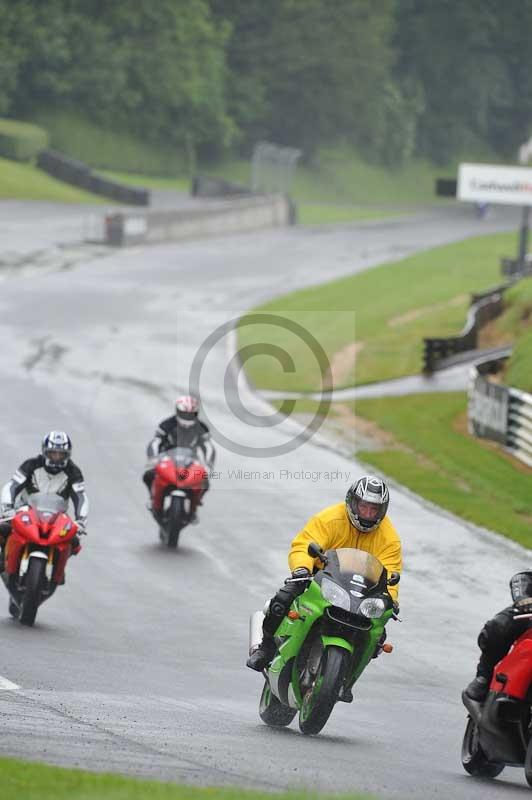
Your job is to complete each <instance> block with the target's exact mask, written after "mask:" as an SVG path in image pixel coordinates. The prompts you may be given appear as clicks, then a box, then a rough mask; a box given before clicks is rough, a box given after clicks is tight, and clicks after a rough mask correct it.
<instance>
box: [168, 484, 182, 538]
mask: <svg viewBox="0 0 532 800" xmlns="http://www.w3.org/2000/svg"><path fill="white" fill-rule="evenodd" d="M183 518H184V508H183V498H182V497H172V502H171V503H170V508H169V509H168V514H167V516H166V526H167V527H166V533H167V540H166V544H167V546H168V547H169V548H170V550H175V548H176V547H177V543H178V541H179V534H180V533H181V528H182V527H183Z"/></svg>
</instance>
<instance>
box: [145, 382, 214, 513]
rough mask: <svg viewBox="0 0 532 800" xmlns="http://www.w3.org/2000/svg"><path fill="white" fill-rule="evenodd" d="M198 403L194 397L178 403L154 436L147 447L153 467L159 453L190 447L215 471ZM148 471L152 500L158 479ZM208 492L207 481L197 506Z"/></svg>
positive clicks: (210, 446)
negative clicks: (153, 485) (152, 490)
mask: <svg viewBox="0 0 532 800" xmlns="http://www.w3.org/2000/svg"><path fill="white" fill-rule="evenodd" d="M198 413H199V402H198V400H197V399H196V398H195V397H192V396H190V395H185V396H183V397H178V398H177V400H176V413H175V414H173V415H172V416H171V417H167V418H166V419H164V420H163V421H162V422H161V423H160V424H159V427H158V428H157V430H156V431H155V436H154V437H153V439H152V440H151V441H150V443H149V444H148V448H147V456H148V459H149V460H150V462H151V463H153V462H154V461H155V460H156V459H157V456H158V455H159V453H163V452H165V451H166V450H171V449H172V448H174V447H189V448H190V449H191V450H193V451H194V452H195V453H196V454H197V456H198V458H199V459H200V460H201V461H202V462H203V463H204V464H206V465H207V467H208V468H209V469H212V467H213V465H214V459H215V456H216V451H215V449H214V445H213V443H212V440H211V435H210V433H209V428H208V427H207V425H205V423H204V422H202V421H201V420H200V419H198ZM151 463H150V466H149V467H148V469H147V470H146V471H145V472H144V475H143V477H142V479H143V481H144V483H145V484H146V486H147V487H148V491H149V492H150V496H151V485H152V483H153V479H154V477H155V468H154V467H153V466H151ZM208 489H209V481H208V479H207V480H205V481H204V484H203V488H202V493H201V496H200V497H199V498H198V502H197V505H201V503H202V497H203V495H204V494H205V492H207V491H208ZM192 521H193V522H195V521H196V508H195V507H194V508H192Z"/></svg>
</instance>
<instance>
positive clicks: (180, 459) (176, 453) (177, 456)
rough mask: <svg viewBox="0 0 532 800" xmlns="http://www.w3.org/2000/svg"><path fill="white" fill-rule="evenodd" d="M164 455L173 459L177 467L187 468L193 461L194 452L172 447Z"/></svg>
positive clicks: (184, 448)
mask: <svg viewBox="0 0 532 800" xmlns="http://www.w3.org/2000/svg"><path fill="white" fill-rule="evenodd" d="M164 455H165V456H166V457H169V458H171V459H173V461H174V462H175V463H176V464H177V465H178V466H183V467H188V465H189V464H192V463H193V461H194V460H195V455H194V451H193V450H192V449H191V448H190V447H173V448H172V449H171V450H167V451H166V452H165V453H164Z"/></svg>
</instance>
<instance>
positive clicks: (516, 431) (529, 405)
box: [506, 388, 532, 467]
mask: <svg viewBox="0 0 532 800" xmlns="http://www.w3.org/2000/svg"><path fill="white" fill-rule="evenodd" d="M508 394H509V398H510V400H509V404H508V431H507V441H506V446H507V447H508V449H509V450H510V451H511V452H512V454H513V455H514V456H515V457H516V458H518V459H519V460H520V461H524V463H525V464H527V465H528V466H529V467H532V394H528V392H521V391H520V390H519V389H512V388H510V389H509V390H508Z"/></svg>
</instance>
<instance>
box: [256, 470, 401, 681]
mask: <svg viewBox="0 0 532 800" xmlns="http://www.w3.org/2000/svg"><path fill="white" fill-rule="evenodd" d="M389 502H390V494H389V491H388V487H387V486H386V484H385V483H384V481H382V480H381V479H380V478H376V477H374V476H371V475H365V476H363V477H362V478H359V479H358V481H356V483H354V484H353V485H352V486H350V487H349V489H348V491H347V494H346V497H345V502H344V503H337V504H335V505H333V506H329V507H328V508H325V509H323V511H320V512H319V513H318V514H315V515H314V516H313V517H311V518H310V519H309V521H308V522H307V524H306V525H305V527H304V528H303V530H301V531H300V532H299V533H298V534H297V536H296V537H295V538H294V540H293V542H292V548H291V550H290V554H289V556H288V565H289V567H290V570H291V571H292V576H291V578H289V579H288V581H290V582H285V584H284V586H282V587H281V588H280V589H279V591H278V592H277V594H276V595H275V596H274V597H272V599H271V601H270V605H269V607H268V612H267V613H266V615H265V617H264V622H263V625H262V631H263V638H262V642H261V644H260V645H259V646H258V648H256V649H255V650H254V651H253V653H252V654H251V656H250V657H249V659H248V661H247V666H248V667H250V668H251V669H255V670H257V671H258V672H262V671H263V670H264V669H266V667H267V666H268V665H269V664H270V663H271V661H272V660H273V657H274V655H275V651H276V649H277V648H276V645H275V640H274V638H273V637H274V634H275V631H276V630H277V628H278V627H279V625H280V623H281V621H282V620H283V618H284V617H285V616H286V614H288V611H289V610H290V606H291V605H292V602H293V600H294V598H295V597H297V596H298V595H300V594H302V592H304V591H305V589H306V588H307V586H308V580H305V579H306V578H310V577H311V575H312V571H313V569H314V566H315V564H316V559H313V558H312V556H309V554H308V546H309V544H310V543H311V542H316V543H317V544H319V545H320V547H321V548H322V550H337V549H338V548H340V547H356V548H358V549H359V550H365V551H366V552H367V553H371V554H372V555H373V556H375V557H376V558H378V559H379V561H380V562H381V563H382V564H383V566H384V567H386V570H387V572H388V575H390V574H391V573H392V572H399V573H400V572H401V568H402V559H401V541H400V539H399V536H398V534H397V531H396V530H395V528H394V526H393V524H392V522H391V521H390V519H389V518H388V517H387V516H386V512H387V510H388V504H389ZM294 579H296V580H295V581H294ZM292 581H294V582H292ZM388 591H389V593H390V596H391V598H392V600H393V601H394V602H395V603H397V600H398V594H399V592H398V586H389V587H388Z"/></svg>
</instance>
